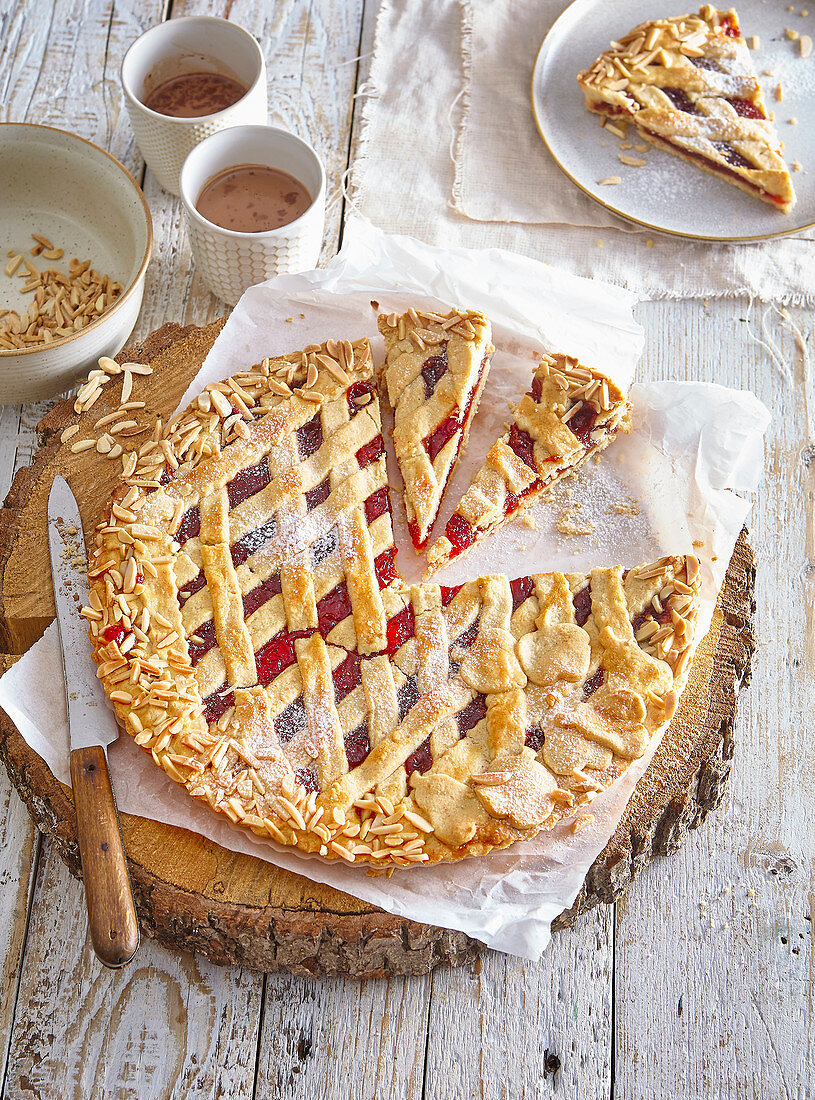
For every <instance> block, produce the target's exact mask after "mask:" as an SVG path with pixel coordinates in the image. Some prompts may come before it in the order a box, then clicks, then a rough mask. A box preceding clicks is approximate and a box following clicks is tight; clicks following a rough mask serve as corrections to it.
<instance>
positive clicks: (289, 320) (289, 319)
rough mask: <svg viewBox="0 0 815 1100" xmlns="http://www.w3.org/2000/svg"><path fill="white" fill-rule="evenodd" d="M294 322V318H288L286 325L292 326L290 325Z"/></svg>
mask: <svg viewBox="0 0 815 1100" xmlns="http://www.w3.org/2000/svg"><path fill="white" fill-rule="evenodd" d="M293 320H294V318H293V317H287V318H286V323H287V324H289V325H290V324H291V323H292V321H293Z"/></svg>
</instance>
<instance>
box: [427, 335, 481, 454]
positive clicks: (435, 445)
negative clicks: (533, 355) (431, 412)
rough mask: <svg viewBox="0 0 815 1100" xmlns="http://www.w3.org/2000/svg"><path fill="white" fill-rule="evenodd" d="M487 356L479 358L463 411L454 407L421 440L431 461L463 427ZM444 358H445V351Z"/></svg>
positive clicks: (459, 445)
mask: <svg viewBox="0 0 815 1100" xmlns="http://www.w3.org/2000/svg"><path fill="white" fill-rule="evenodd" d="M488 358H489V356H488V355H487V354H485V355H484V358H483V359H482V360H481V366H480V367H479V369H478V378H477V379H476V381H475V385H474V386H473V388H472V389H471V390H470V393H469V396H468V398H467V404H466V405H465V406H464V411H463V412H457V411H456V410H455V409H454V410H453V412H452V413H451V415H450V416H448V417H447V419H446V420H443V421H442V422H441V424H439V426H438V428H436V430H435V431H434V432H431V433H430V435H429V436H427V438H426V439H425V440H424V441H423V442H424V449H425V450H426V451H427V454H428V456H429V458H430V461H431V462H433V461H434V460H435V458H436V455H437V454H438V453H439V451H441V450H442V448H443V447H444V446H445V445H446V444H447V443H449V441H450V440H451V439H452V438H453V436H454V435H455V434H456V432H457V431H458V430H459V429H460V428H463V427H464V425H465V424H466V423H467V417H468V416H469V415H470V410H471V409H472V407H473V401H474V400H475V395H476V393H477V392H478V387H479V386H480V384H481V379H482V378H483V377H484V370H485V369H486V366H487V359H488ZM445 360H446V351H445ZM460 447H461V441H460V440H459V443H458V448H459V449H460ZM457 458H458V450H456V454H455V458H454V460H453V461H455V459H457Z"/></svg>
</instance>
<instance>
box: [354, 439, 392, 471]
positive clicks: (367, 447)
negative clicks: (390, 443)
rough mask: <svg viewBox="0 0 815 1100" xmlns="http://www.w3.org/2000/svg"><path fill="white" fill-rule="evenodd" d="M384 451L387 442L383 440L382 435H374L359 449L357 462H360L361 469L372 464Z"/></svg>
mask: <svg viewBox="0 0 815 1100" xmlns="http://www.w3.org/2000/svg"><path fill="white" fill-rule="evenodd" d="M384 453H385V444H384V443H383V441H382V436H381V435H376V436H374V438H373V439H372V440H371V442H370V443H366V444H364V446H362V447H360V449H359V450H358V451H357V462H358V463H359V468H360V470H364V469H365V467H366V466H370V465H371V463H372V462H376V460H377V459H378V458H381V457H382V455H383V454H384Z"/></svg>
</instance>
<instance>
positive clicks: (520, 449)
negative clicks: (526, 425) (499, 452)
mask: <svg viewBox="0 0 815 1100" xmlns="http://www.w3.org/2000/svg"><path fill="white" fill-rule="evenodd" d="M509 446H510V448H511V449H512V450H513V451H514V452H515V454H516V455H517V456H518V458H520V460H521V462H523V463H525V464H526V465H527V466H528V467H529V469H530V470H535V471H536V472H537V469H538V467H537V465H536V464H535V440H534V439H533V438H532V436H531V435H530V434H529V432H526V431H524V429H523V428H519V427H518V425H517V424H513V425H512V427H511V428H510V429H509Z"/></svg>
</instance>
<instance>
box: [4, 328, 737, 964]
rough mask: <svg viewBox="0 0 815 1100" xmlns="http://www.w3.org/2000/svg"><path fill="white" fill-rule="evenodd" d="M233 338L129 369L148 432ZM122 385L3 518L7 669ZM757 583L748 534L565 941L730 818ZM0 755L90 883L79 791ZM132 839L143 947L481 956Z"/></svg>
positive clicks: (318, 893)
mask: <svg viewBox="0 0 815 1100" xmlns="http://www.w3.org/2000/svg"><path fill="white" fill-rule="evenodd" d="M222 324H223V322H222V321H218V322H215V323H214V324H212V325H208V326H207V327H205V328H195V327H188V328H181V327H180V326H178V325H165V326H163V327H162V328H161V329H159V330H158V331H156V332H155V333H153V334H151V336H150V337H148V339H147V340H146V341H145V343H144V344H142V345H139V346H136V347H131V348H129V349H128V350H127V351H126V352H124V353H122V355H120V356H119V360H120V361H121V362H125V361H128V360H131V361H133V360H135V361H138V362H150V363H152V365H153V367H154V373H153V374H152V375H151V376H149V377H140V378H138V379H137V385H136V386H135V387H134V394H133V399H135V400H141V401H145V402H146V408H145V410H144V411H143V412H140V413H138V414H137V416H138V418H139V420H142V421H143V422H145V423H147V422H149V421H150V419H151V418H152V417H153V416H154V415H159V416H167V415H169V414H170V413H172V411H173V410H174V409H175V407H176V405H177V403H178V401H179V399H180V398H181V395H182V394H183V392H184V390H185V389H186V387H187V385H188V383H189V381H190V380H191V378H192V377H194V375H195V374H196V372H197V370H198V368H199V366H200V364H201V362H202V360H203V358H204V356H205V355H206V352H207V351H208V350H209V348H210V347H211V345H212V343H213V341H214V339H215V337H216V336H217V334H218V332H219V331H220V328H221V325H222ZM120 385H121V383H120V382H117V381H113V382H111V383H110V384H109V385H108V386H107V387H106V389H105V391H104V392H103V394H102V396H101V398H100V399H99V400H98V401H97V402H96V403H95V404H94V406H93V407H92V409H91V410H90V411H89V412H88V413H85V414H83V416H82V417H81V418H79V423H80V430H79V433H78V434H77V435H75V436H74V437H73V439H72V440H71V441H69V443H68V444H62V443H61V442H60V434H61V432H62V430H63V429H64V428H65V427H66V426H67V425H68V424H70V423H73V422H74V421H75V420H76V417H75V414H74V411H73V407H72V404H71V403H70V402H68V401H59V402H57V404H56V405H55V406H54V408H53V409H52V410H51V411H50V412H49V413H48V414H47V416H45V417H44V419H43V420H42V421H41V423H40V425H39V432H40V440H41V446H40V449H39V451H38V453H37V456H36V458H35V461H34V463H33V465H31V466H29V467H26V468H24V469H21V470H20V471H19V472H18V474H17V476H16V477H15V479H14V482H13V484H12V487H11V490H10V492H9V495H8V497H7V499H6V501H5V504H4V507H3V510H2V512H1V513H0V651H1V652H0V662H2V663H3V665H4V667H8V665H9V664H11V663H12V662H13V661H14V660H15V659H16V658H17V656H19V655H20V654H22V653H24V652H25V651H26V650H27V649H28V648H29V646H31V645H32V644H33V643H34V642H35V641H36V640H37V639H38V638H39V637H40V636H41V635H42V633H43V631H44V630H45V628H46V626H47V625H48V624H49V623H50V622H51V621H52V619H53V618H54V606H53V593H52V588H51V573H50V566H49V563H48V550H47V529H46V502H47V498H48V492H49V490H50V487H51V482H52V480H53V477H54V475H55V474H57V473H61V474H63V475H64V476H66V477H67V478H68V480H69V482H70V484H71V486H72V488H73V490H74V492H75V494H76V496H77V499H78V500H79V503H80V507H81V510H82V517H83V522H84V524H85V533H86V537H88V536H89V534H90V532H91V531H92V529H93V526H94V525H95V523H96V522H97V521H98V519H99V518H100V515H101V512H102V509H103V507H104V505H105V503H106V502H107V500H108V499H109V496H110V492H111V491H112V489H113V486H114V484H115V483H116V481H117V480H118V476H119V472H120V470H121V464H120V462H108V461H105V460H103V459H102V458H101V456H100V455H98V454H97V453H96V452H95V451H85V452H82V453H79V454H74V453H72V452H71V450H70V444H71V442H76V440H81V439H84V438H90V437H92V436H94V435H97V434H99V433H95V432H94V431H93V425H94V423H95V422H96V421H97V420H98V419H99V418H100V417H101V416H103V415H104V414H105V413H106V412H108V411H112V410H113V409H115V408H117V406H118V403H119V392H120ZM123 442H126V441H123ZM138 443H139V437H135V438H134V439H131V440H130V441H129V445H130V446H137V445H138ZM753 583H754V565H753V555H752V551H751V549H750V545H749V543H748V541H747V537H746V533H745V532H742V534H741V537H740V538H739V541H738V543H737V545H736V548H735V552H734V554H733V558H732V560H731V562H730V566H729V569H728V572H727V578H726V581H725V585H724V588H723V590H722V593H721V595H720V598H719V603H718V606H717V609H716V614H715V616H714V620H713V624H712V627H711V630H710V633H709V634H708V636H707V637H706V638H705V639H704V640H703V642H702V643H701V645H700V647H699V650H698V652H697V656H696V659H695V661H694V666H693V670H692V672H691V677H690V681H689V684H688V688H687V690H686V692H685V695H684V697H683V699H682V703H681V706H680V708H679V711H678V712H677V715H676V717H675V718H674V721H673V722H672V723H671V726H670V729H669V730H668V731H667V733H666V735H665V737H664V739H663V742H662V745H661V746H660V748H659V750H658V751H657V753H656V755H655V757H654V760H653V762H652V763H651V766H650V767H649V768H648V770H647V772H646V774H645V775H644V776H643V778H642V780H641V781H640V783H639V784H638V785H637V788H636V790H635V792H634V795H633V797H632V798H631V801H630V803H629V805H628V807H627V809H626V812H625V814H624V816H623V819H622V821H621V822H620V826H619V828H618V829H617V832H616V833H615V835H614V837H613V838H612V839H611V840H610V842H609V843H608V845H607V847H606V849H605V850H604V851H603V853H602V854H601V855H600V857H599V858H598V859H597V861H596V862H595V864H594V866H593V867H592V868H591V870H590V872H589V875H588V877H587V879H586V883H585V885H584V888H583V890H582V891H581V893H580V896H579V897H578V899H577V901H576V902H575V904H574V906H573V907H572V908H571V909H570V910H569V911H568V912H566V913H563V914H562V915H561V916H560V917H559V918H558V919H557V921H556V922H555V927H558V928H562V927H566V926H568V925H570V924H571V923H572V922H573V921H574V920H575V918H576V917H577V916H578V915H579V914H580V913H581V912H583V911H584V910H586V909H589V908H591V907H592V906H594V905H598V904H600V903H601V902H611V901H613V900H614V899H615V898H617V897H619V896H620V894H621V893H622V892H623V891H624V890H625V889H626V887H627V886H628V884H629V882H630V881H631V878H632V876H633V875H634V874H635V873H636V871H637V870H638V869H639V868H640V867H642V866H644V865H645V864H646V863H648V862H649V861H650V860H651V859H652V858H653V857H654V856H656V855H661V854H665V853H667V852H670V851H672V850H674V849H675V848H676V847H678V845H679V844H680V842H681V841H682V839H683V837H684V836H685V835H686V833H687V831H688V830H689V829H692V828H694V827H695V826H696V825H698V824H699V823H700V822H701V821H702V820H703V819H704V817H705V815H706V813H707V812H708V810H710V809H713V808H714V807H715V806H717V805H718V803H719V801H720V799H721V793H722V786H723V783H724V782H725V780H726V778H727V775H728V772H729V770H730V760H731V758H732V755H733V723H734V717H735V707H736V696H737V693H738V689H739V687H740V686H742V685H743V684H745V683H746V681H747V679H748V677H749V669H750V660H751V656H752V652H753V648H754V643H753V636H752V616H753V610H754V603H753ZM0 755H2V758H3V760H4V762H5V764H6V768H7V770H8V773H9V776H10V778H11V780H12V782H13V783H14V786H15V787H16V788H17V790H18V791H19V793H20V795H21V796H22V798H23V799H24V801H25V803H26V805H27V806H28V809H29V811H30V813H31V815H32V817H33V819H34V821H35V823H36V824H37V826H38V828H39V829H40V830H41V831H42V832H43V833H45V834H47V835H48V836H50V837H52V838H53V840H54V841H55V843H56V845H57V847H58V849H59V852H60V854H61V855H62V857H63V859H64V860H65V862H66V864H67V865H68V868H69V869H70V871H71V872H72V873H73V874H74V875H76V876H78V877H79V876H80V862H79V851H78V848H77V844H76V821H75V816H74V806H73V801H72V796H71V791H70V789H69V788H67V787H65V786H63V784H61V783H59V782H58V781H57V780H56V779H55V778H54V776H53V775H52V774H51V772H50V770H49V769H48V767H47V766H46V764H45V763H44V762H43V760H42V759H41V758H40V757H39V756H37V755H36V753H34V752H32V750H31V749H29V747H28V746H27V744H26V743H25V741H24V740H23V738H22V737H21V736H20V734H19V733H18V732H17V730H16V729H15V728H14V725H13V724H12V723H11V721H10V720H9V719H8V717H7V716H6V715H5V714H3V712H2V711H0ZM122 831H123V834H124V841H125V847H126V849H127V855H128V862H129V866H130V873H131V877H132V881H133V886H134V890H135V894H136V902H137V907H138V911H139V919H140V922H141V926H142V930H143V932H145V933H146V934H147V935H150V936H155V937H156V938H157V939H158V940H160V941H161V942H162V943H164V944H166V945H168V946H171V947H176V948H181V949H185V950H190V951H200V952H202V953H203V954H204V955H206V956H208V957H209V958H210V959H212V960H213V961H215V962H218V963H237V964H240V965H244V966H249V967H253V968H256V969H260V970H269V971H274V970H280V969H287V970H291V971H293V972H294V973H299V974H309V975H322V974H344V975H350V976H355V977H363V976H380V975H385V974H407V973H410V974H418V973H425V972H427V971H429V970H430V969H432V968H433V967H434V966H436V965H437V964H438V963H440V962H447V963H452V964H459V963H462V962H464V961H466V960H467V959H470V958H472V957H473V956H475V955H476V954H477V953H478V952H479V951H480V950H481V945H480V944H479V943H478V942H477V941H475V940H472V939H470V938H469V937H467V936H465V935H464V934H463V933H460V932H454V931H449V930H446V929H440V928H432V927H429V926H426V925H421V924H417V923H415V922H412V921H409V920H405V919H403V918H401V917H394V916H391V915H389V914H387V913H384V912H382V911H381V910H380V909H377V908H375V907H374V906H371V905H368V904H367V903H365V902H361V901H359V900H358V899H356V898H353V897H350V896H349V895H347V894H343V893H340V892H339V891H336V890H333V889H331V888H329V887H327V886H322V885H320V884H318V883H314V882H311V881H310V880H309V879H306V878H301V877H300V876H299V875H294V874H291V873H289V872H287V871H283V870H280V869H278V868H276V867H274V866H273V865H272V864H269V863H266V862H264V861H263V860H259V859H256V858H255V857H253V856H247V855H241V854H238V853H236V852H231V851H228V850H226V849H224V848H221V847H220V846H219V845H217V844H214V843H212V842H211V841H209V840H206V839H204V838H203V837H201V836H199V835H198V834H196V833H192V832H188V831H186V830H184V829H179V828H175V827H172V826H168V825H162V824H159V823H158V822H155V821H149V820H147V819H144V818H140V817H133V816H130V815H128V814H124V815H122ZM413 873H416V874H421V870H420V869H419V870H417V871H416V872H413Z"/></svg>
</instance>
